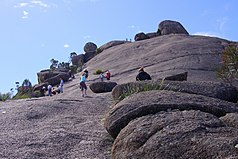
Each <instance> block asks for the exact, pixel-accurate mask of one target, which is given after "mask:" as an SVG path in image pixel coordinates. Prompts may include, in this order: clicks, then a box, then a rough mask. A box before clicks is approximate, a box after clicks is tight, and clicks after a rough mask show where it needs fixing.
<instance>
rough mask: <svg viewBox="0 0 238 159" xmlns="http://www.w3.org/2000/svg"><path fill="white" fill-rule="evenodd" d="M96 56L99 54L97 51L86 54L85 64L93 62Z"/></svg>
mask: <svg viewBox="0 0 238 159" xmlns="http://www.w3.org/2000/svg"><path fill="white" fill-rule="evenodd" d="M96 54H97V53H96V51H94V52H86V53H85V54H84V63H86V62H88V61H89V60H91V59H92V58H93V57H94V56H95V55H96Z"/></svg>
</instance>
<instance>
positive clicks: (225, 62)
mask: <svg viewBox="0 0 238 159" xmlns="http://www.w3.org/2000/svg"><path fill="white" fill-rule="evenodd" d="M217 75H218V77H219V78H221V79H222V80H223V81H225V82H227V83H230V84H231V85H232V83H233V82H234V80H236V79H237V78H238V46H237V45H234V44H232V45H229V46H227V47H226V48H225V50H224V51H223V53H222V62H221V66H219V67H218V69H217Z"/></svg>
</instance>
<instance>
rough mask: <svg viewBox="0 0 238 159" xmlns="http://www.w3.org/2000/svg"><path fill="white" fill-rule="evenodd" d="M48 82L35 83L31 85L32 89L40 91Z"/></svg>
mask: <svg viewBox="0 0 238 159" xmlns="http://www.w3.org/2000/svg"><path fill="white" fill-rule="evenodd" d="M47 86H48V83H41V84H36V85H34V86H33V91H41V90H42V89H43V87H45V88H47Z"/></svg>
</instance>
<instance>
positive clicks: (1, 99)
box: [0, 93, 11, 101]
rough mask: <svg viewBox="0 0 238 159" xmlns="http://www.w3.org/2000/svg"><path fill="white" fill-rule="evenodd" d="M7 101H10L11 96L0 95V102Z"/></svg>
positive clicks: (6, 94) (7, 94)
mask: <svg viewBox="0 0 238 159" xmlns="http://www.w3.org/2000/svg"><path fill="white" fill-rule="evenodd" d="M8 99H11V94H10V93H4V94H2V93H0V101H6V100H8Z"/></svg>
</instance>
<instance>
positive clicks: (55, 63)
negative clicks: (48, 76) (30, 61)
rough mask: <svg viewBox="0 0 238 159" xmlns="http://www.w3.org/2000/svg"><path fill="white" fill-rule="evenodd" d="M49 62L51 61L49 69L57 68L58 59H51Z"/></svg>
mask: <svg viewBox="0 0 238 159" xmlns="http://www.w3.org/2000/svg"><path fill="white" fill-rule="evenodd" d="M50 62H51V65H50V69H55V68H57V66H58V63H59V61H58V60H55V59H51V60H50Z"/></svg>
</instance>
